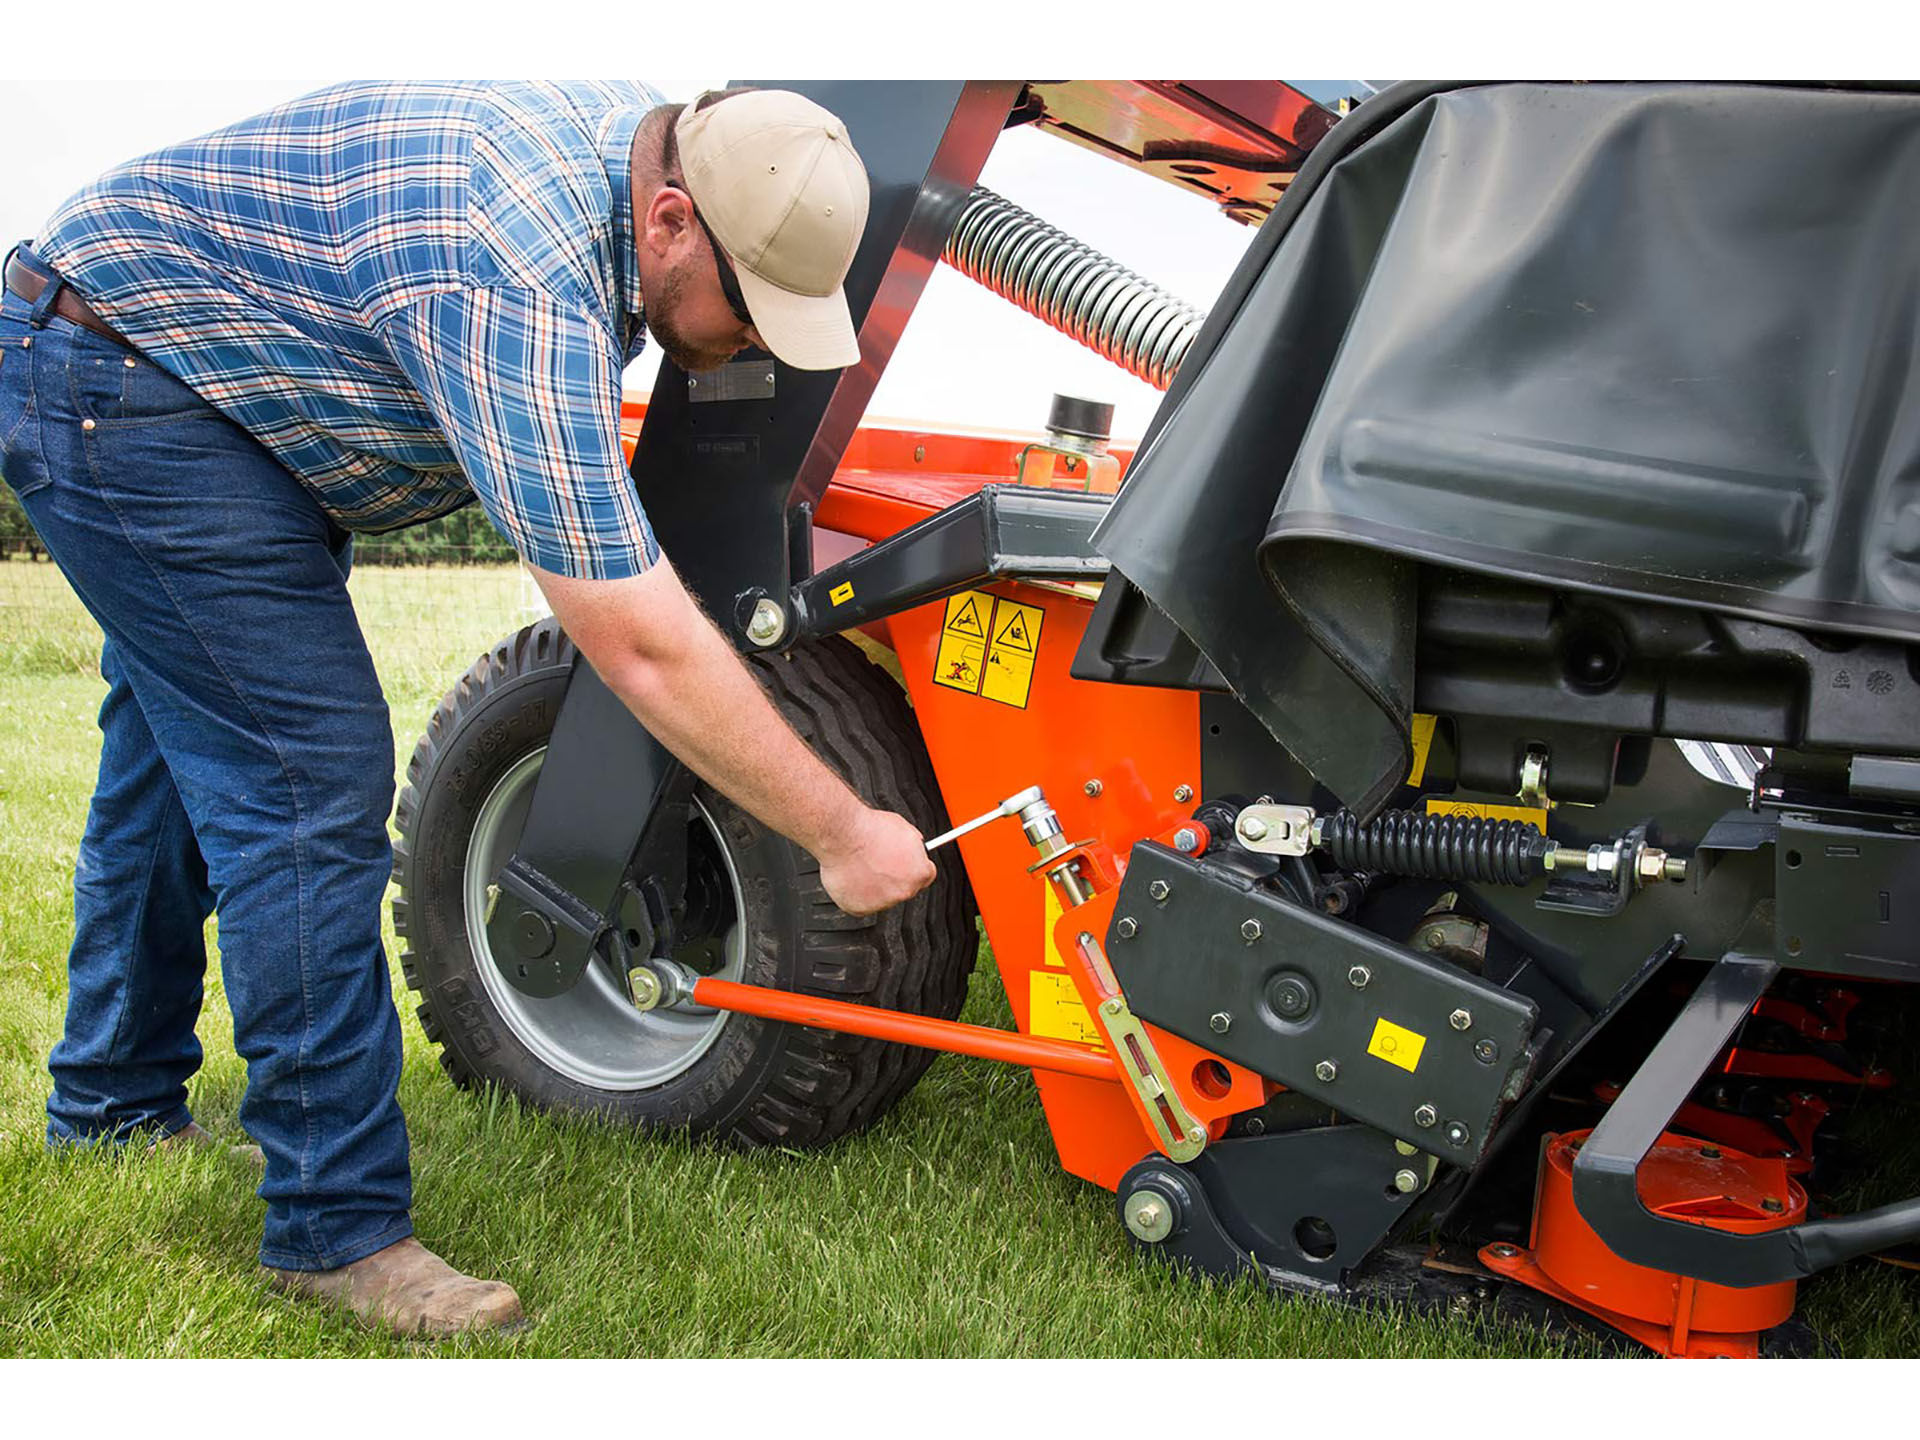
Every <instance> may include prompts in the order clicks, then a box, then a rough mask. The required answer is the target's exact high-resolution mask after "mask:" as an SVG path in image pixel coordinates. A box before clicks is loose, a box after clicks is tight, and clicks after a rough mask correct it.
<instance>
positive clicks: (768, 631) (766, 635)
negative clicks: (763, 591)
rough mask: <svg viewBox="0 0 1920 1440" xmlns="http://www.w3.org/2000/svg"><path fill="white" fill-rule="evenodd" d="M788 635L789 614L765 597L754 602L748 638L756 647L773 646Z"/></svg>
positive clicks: (748, 624) (748, 626)
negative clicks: (783, 636)
mask: <svg viewBox="0 0 1920 1440" xmlns="http://www.w3.org/2000/svg"><path fill="white" fill-rule="evenodd" d="M786 633H787V612H786V611H784V610H782V609H781V608H780V606H779V605H778V604H776V603H775V602H774V601H772V600H769V599H767V598H766V597H765V596H764V595H763V596H761V597H760V599H758V600H756V601H754V602H753V616H752V618H751V619H749V620H748V621H747V638H748V639H749V640H751V641H753V643H754V644H756V645H771V644H773V643H774V642H775V641H777V640H778V639H779V638H780V637H781V636H782V635H784V634H786Z"/></svg>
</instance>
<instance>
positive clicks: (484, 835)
mask: <svg viewBox="0 0 1920 1440" xmlns="http://www.w3.org/2000/svg"><path fill="white" fill-rule="evenodd" d="M546 753H547V751H546V747H545V746H542V747H540V749H538V750H535V751H532V752H530V753H529V754H527V755H524V756H522V757H521V758H520V759H519V760H517V761H515V762H514V764H513V765H512V767H511V768H509V769H508V771H507V773H506V774H504V775H502V776H501V777H500V779H499V780H498V781H496V782H495V784H494V787H493V789H492V790H491V791H489V792H488V794H487V798H486V799H485V801H483V802H482V803H481V806H480V813H479V814H478V815H477V816H476V817H475V819H474V825H473V835H472V837H471V838H470V839H469V840H468V842H467V855H466V872H465V876H464V884H463V890H464V897H463V898H464V901H465V904H464V917H465V921H466V927H467V943H468V945H470V946H471V947H472V950H473V958H474V965H475V968H476V969H477V970H478V971H479V973H480V983H481V987H482V988H483V989H484V990H485V991H486V992H487V998H488V999H489V1000H491V1001H492V1002H493V1007H494V1009H495V1010H496V1011H497V1012H498V1013H499V1015H500V1017H501V1019H502V1020H504V1021H505V1022H506V1025H507V1028H508V1029H509V1030H511V1031H512V1032H513V1035H514V1038H515V1039H517V1040H518V1041H519V1042H520V1043H521V1044H522V1045H524V1046H526V1048H527V1049H528V1050H529V1051H531V1052H532V1053H533V1055H534V1056H535V1058H537V1059H538V1060H539V1061H540V1062H541V1063H542V1064H543V1065H545V1066H546V1067H547V1068H548V1069H550V1070H553V1071H555V1072H556V1073H558V1074H560V1075H564V1076H565V1077H566V1078H567V1079H569V1080H571V1081H573V1082H575V1083H576V1084H579V1085H585V1086H588V1087H590V1088H592V1089H595V1090H613V1091H632V1090H648V1089H652V1088H653V1087H655V1086H658V1085H663V1084H665V1083H666V1082H667V1081H669V1080H672V1079H674V1078H675V1077H676V1076H678V1075H681V1074H683V1073H685V1071H686V1070H687V1069H688V1068H690V1067H691V1066H692V1065H693V1064H694V1063H695V1062H696V1061H698V1060H699V1059H700V1057H701V1056H702V1055H704V1054H706V1053H707V1051H708V1050H709V1049H711V1048H712V1046H713V1043H714V1041H715V1040H717V1039H718V1038H719V1037H720V1032H721V1030H722V1029H724V1028H725V1027H726V1023H727V1019H728V1015H727V1012H726V1011H724V1010H693V1011H681V1010H654V1011H650V1012H647V1013H642V1012H640V1011H638V1010H635V1009H634V1008H633V1006H632V1004H631V1003H630V1002H629V1001H628V999H627V997H626V993H625V991H624V990H623V989H622V988H621V986H620V984H619V983H618V982H617V981H616V980H615V979H614V977H613V976H612V974H611V973H609V970H608V967H607V966H606V965H604V964H601V963H600V962H598V961H595V962H594V963H592V964H589V965H588V966H587V970H586V973H585V974H584V975H582V976H581V977H580V981H579V983H578V984H576V985H575V986H574V987H573V988H572V989H571V990H569V991H567V992H566V993H565V994H563V995H555V996H551V997H549V998H546V999H539V998H536V997H534V996H532V995H527V994H524V993H523V992H521V991H519V990H516V989H515V988H514V987H513V986H512V985H511V984H509V983H508V982H507V979H506V977H505V976H504V975H502V974H501V973H500V970H499V967H498V966H497V965H496V964H495V963H494V958H493V947H492V945H491V943H490V942H489V940H488V938H487V927H486V921H485V916H486V913H487V884H488V881H489V880H490V879H491V878H492V877H493V875H495V874H496V873H497V872H498V871H499V868H500V866H501V865H503V864H505V863H506V860H507V858H508V857H509V856H510V855H511V854H512V853H513V847H514V845H515V844H517V843H518V841H519V838H520V832H521V830H522V829H523V828H524V827H525V825H526V819H527V810H528V808H529V807H530V805H531V804H532V802H533V782H534V780H535V778H537V777H538V775H539V773H540V766H541V764H542V762H543V761H544V759H545V758H546ZM693 811H694V813H695V814H696V815H697V816H698V817H699V819H700V821H701V822H702V823H703V824H705V825H706V827H707V828H708V829H709V830H710V831H712V832H713V837H714V841H715V843H716V845H717V847H718V849H719V852H720V859H721V863H722V864H723V865H724V866H725V867H726V873H727V883H728V885H729V886H730V887H731V890H732V894H733V913H734V915H735V917H736V918H735V921H734V923H733V925H732V926H731V927H729V929H728V931H727V936H726V957H727V958H726V964H725V965H724V966H722V967H721V968H720V970H719V971H718V972H717V973H718V975H719V977H720V978H722V979H726V980H738V979H739V978H740V976H741V974H742V971H743V969H744V967H745V963H746V927H745V926H743V925H742V924H741V923H740V922H739V920H738V918H737V917H739V916H740V915H741V914H743V913H745V905H744V901H743V897H742V895H741V891H740V875H739V872H738V871H737V870H736V869H735V868H734V863H733V856H732V855H730V854H728V853H727V846H726V841H725V839H724V838H723V837H722V836H721V834H720V827H719V826H718V825H717V824H715V823H714V819H713V815H712V814H711V813H710V812H709V811H708V809H707V807H706V806H705V805H704V804H703V803H702V802H701V800H700V797H699V796H697V795H696V796H695V797H694V798H693Z"/></svg>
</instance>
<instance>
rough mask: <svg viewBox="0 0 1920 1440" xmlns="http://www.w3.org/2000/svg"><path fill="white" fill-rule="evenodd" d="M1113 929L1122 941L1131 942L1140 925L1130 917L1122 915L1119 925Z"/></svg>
mask: <svg viewBox="0 0 1920 1440" xmlns="http://www.w3.org/2000/svg"><path fill="white" fill-rule="evenodd" d="M1113 928H1114V930H1115V932H1116V933H1117V934H1118V935H1119V936H1120V938H1121V939H1122V940H1131V939H1132V938H1133V937H1134V936H1135V935H1136V934H1138V933H1139V930H1140V923H1139V922H1138V921H1137V920H1135V919H1134V918H1133V917H1132V916H1131V915H1122V916H1121V917H1120V920H1119V923H1118V924H1116V925H1115V926H1114V927H1113Z"/></svg>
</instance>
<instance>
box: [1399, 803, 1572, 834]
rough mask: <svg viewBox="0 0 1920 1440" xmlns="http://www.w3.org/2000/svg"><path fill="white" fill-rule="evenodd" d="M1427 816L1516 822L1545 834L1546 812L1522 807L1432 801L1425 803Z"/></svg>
mask: <svg viewBox="0 0 1920 1440" xmlns="http://www.w3.org/2000/svg"><path fill="white" fill-rule="evenodd" d="M1427 814H1429V815H1464V816H1467V817H1468V818H1470V819H1480V820H1518V821H1519V822H1520V823H1521V824H1522V825H1531V826H1533V828H1534V829H1536V830H1538V831H1539V832H1540V833H1541V834H1542V835H1544V834H1546V833H1547V812H1546V811H1544V810H1535V809H1529V808H1528V807H1526V806H1524V805H1479V804H1476V803H1474V802H1473V801H1471V800H1433V799H1429V800H1428V801H1427Z"/></svg>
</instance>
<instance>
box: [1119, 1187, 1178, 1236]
mask: <svg viewBox="0 0 1920 1440" xmlns="http://www.w3.org/2000/svg"><path fill="white" fill-rule="evenodd" d="M1126 1217H1127V1229H1128V1231H1129V1232H1130V1233H1131V1234H1132V1235H1133V1237H1134V1238H1135V1239H1136V1240H1141V1241H1144V1242H1145V1243H1147V1244H1148V1245H1158V1244H1159V1243H1160V1242H1161V1241H1162V1240H1164V1239H1166V1238H1167V1236H1169V1235H1171V1234H1172V1233H1173V1208H1172V1207H1171V1206H1170V1205H1168V1204H1167V1202H1166V1201H1165V1200H1163V1199H1161V1197H1160V1196H1159V1195H1157V1194H1155V1193H1154V1192H1153V1191H1151V1190H1136V1191H1134V1192H1133V1194H1131V1195H1129V1196H1128V1197H1127V1207H1126Z"/></svg>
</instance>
